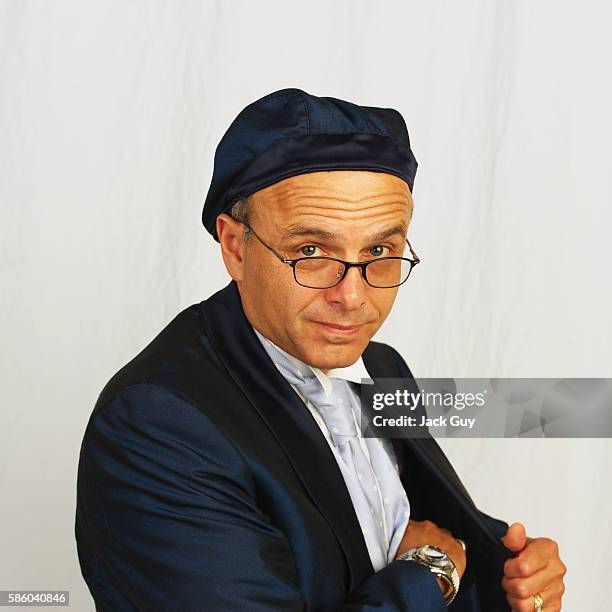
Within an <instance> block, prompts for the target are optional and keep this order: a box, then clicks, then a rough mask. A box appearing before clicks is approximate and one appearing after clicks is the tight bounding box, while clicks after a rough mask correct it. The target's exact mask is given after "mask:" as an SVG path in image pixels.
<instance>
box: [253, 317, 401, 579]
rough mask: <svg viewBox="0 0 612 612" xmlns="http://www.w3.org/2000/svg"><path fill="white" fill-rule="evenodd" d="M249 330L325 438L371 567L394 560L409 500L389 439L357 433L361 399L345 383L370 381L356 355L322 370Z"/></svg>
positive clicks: (257, 332) (355, 391)
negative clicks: (352, 360)
mask: <svg viewBox="0 0 612 612" xmlns="http://www.w3.org/2000/svg"><path fill="white" fill-rule="evenodd" d="M253 330H254V332H255V334H256V336H257V337H258V338H259V340H260V341H261V343H262V345H263V347H264V349H265V350H266V352H267V353H268V355H269V356H270V358H271V359H272V361H273V362H274V364H275V365H276V367H277V369H278V370H279V371H280V372H281V374H283V376H284V377H285V379H287V381H288V382H289V384H291V386H292V387H293V389H294V390H295V391H296V393H297V394H298V395H299V396H300V397H301V398H302V400H303V401H304V403H305V404H306V406H307V407H308V409H309V411H310V413H311V414H312V416H313V418H314V420H315V421H316V423H317V425H318V426H319V428H320V429H321V432H322V434H323V435H324V436H325V439H326V440H327V442H328V444H329V446H330V448H331V450H332V452H333V454H334V457H335V459H336V462H337V463H338V467H339V468H340V471H341V472H342V476H343V478H344V482H345V483H346V486H347V489H348V492H349V495H350V497H351V500H352V502H353V506H354V508H355V512H356V514H357V518H358V520H359V524H360V526H361V530H362V532H363V536H364V539H365V542H366V545H367V548H368V553H369V555H370V559H371V561H372V566H373V567H374V571H378V570H380V569H382V568H383V567H385V566H386V565H388V564H389V563H391V561H393V560H394V559H395V555H396V554H397V549H398V547H399V544H400V542H401V540H402V536H403V535H404V531H405V529H406V525H407V524H408V520H409V518H410V504H409V501H408V497H407V495H406V492H405V491H404V487H403V485H402V483H401V481H400V478H399V468H398V465H397V460H396V456H395V451H394V449H393V446H392V445H391V443H390V442H389V440H387V439H379V438H364V437H363V436H362V435H361V429H360V426H359V425H360V418H361V399H360V396H359V392H358V391H357V390H356V388H355V387H356V385H355V386H353V385H352V384H351V383H361V381H362V379H370V375H369V373H368V371H367V370H366V368H365V365H364V363H363V360H362V358H361V357H360V358H359V359H358V360H357V361H356V362H355V363H354V364H352V365H351V366H348V367H345V368H334V369H331V370H329V371H328V373H327V374H325V373H324V372H323V371H322V370H320V369H319V368H315V367H312V366H310V365H308V364H306V363H304V362H303V361H300V360H299V359H297V358H296V357H294V356H293V355H290V354H289V353H287V352H286V351H284V350H283V349H281V348H280V347H278V346H277V345H276V344H274V343H273V342H272V341H270V340H269V339H268V338H266V337H265V336H263V335H262V334H261V333H260V332H259V331H257V330H256V329H255V328H253ZM370 380H371V379H370ZM357 389H358V387H357Z"/></svg>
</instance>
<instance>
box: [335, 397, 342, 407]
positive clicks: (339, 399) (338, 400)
mask: <svg viewBox="0 0 612 612" xmlns="http://www.w3.org/2000/svg"><path fill="white" fill-rule="evenodd" d="M336 404H338V405H340V404H342V398H341V397H339V398H338V399H337V400H336Z"/></svg>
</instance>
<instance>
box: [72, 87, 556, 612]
mask: <svg viewBox="0 0 612 612" xmlns="http://www.w3.org/2000/svg"><path fill="white" fill-rule="evenodd" d="M416 166H417V163H416V160H415V159H414V156H413V154H412V151H411V149H410V142H409V138H408V133H407V131H406V127H405V124H404V121H403V119H402V118H401V115H399V113H397V111H394V110H392V109H378V108H371V107H359V106H357V105H355V104H351V103H349V102H345V101H343V100H337V99H334V98H318V97H315V96H311V95H309V94H307V93H306V92H303V91H301V90H297V89H285V90H281V91H278V92H274V93H273V94H270V95H269V96H266V97H264V98H262V99H260V100H257V101H256V102H254V103H253V104H251V105H249V106H248V107H247V108H245V109H244V110H243V111H242V112H241V113H240V114H239V115H238V117H237V118H236V120H235V121H234V122H233V123H232V125H231V126H230V128H229V129H228V131H227V132H226V134H225V136H224V137H223V139H222V140H221V142H220V144H219V146H218V148H217V152H216V155H215V168H214V173H213V179H212V183H211V187H210V190H209V193H208V196H207V199H206V203H205V206H204V211H203V222H204V225H205V227H206V229H207V230H208V231H209V232H210V233H211V234H212V235H213V237H214V238H215V240H217V241H219V243H220V246H221V252H222V256H223V261H224V263H225V266H226V268H227V270H228V272H229V274H230V276H231V277H232V281H231V282H230V284H229V285H228V286H227V287H225V288H224V289H222V290H221V291H219V292H218V293H216V294H214V295H213V296H212V297H210V298H209V299H207V300H205V301H203V302H201V303H200V304H194V305H193V306H190V307H189V308H187V309H185V310H183V311H182V312H181V313H180V314H179V315H178V316H177V317H176V318H175V319H174V320H173V321H172V322H171V323H170V324H169V325H168V326H167V327H166V328H165V329H164V330H163V331H162V332H161V333H160V334H159V335H158V336H157V337H156V338H155V339H154V340H153V341H152V342H151V343H150V344H149V345H148V346H147V347H146V348H145V349H144V350H143V351H142V352H141V353H140V354H139V355H137V356H136V357H135V358H134V359H133V360H132V361H131V362H130V363H128V364H127V365H126V366H124V367H123V368H122V369H121V370H120V371H119V372H118V373H117V374H116V375H115V376H114V377H113V378H112V379H111V380H110V381H109V383H108V384H107V385H106V387H105V388H104V389H103V391H102V393H101V395H100V398H99V399H98V402H97V404H96V406H95V408H94V411H93V414H92V417H91V419H90V422H89V424H88V427H87V431H86V433H85V437H84V440H83V445H82V449H81V456H80V462H79V476H78V495H77V515H76V526H75V532H76V538H77V545H78V552H79V560H80V563H81V568H82V572H83V576H84V577H85V580H86V582H87V584H88V586H89V588H90V590H91V593H92V595H93V597H94V599H95V601H96V608H97V609H98V610H147V611H149V610H150V611H167V610H177V611H179V610H180V611H190V610H206V611H207V610H212V611H216V610H224V611H225V610H227V611H239V610H252V611H257V612H259V611H264V610H266V611H267V610H282V611H297V610H313V611H317V612H319V611H320V612H322V611H332V610H335V611H340V610H346V611H349V610H350V611H363V612H365V611H366V610H367V611H370V610H384V611H389V612H391V611H410V612H415V611H419V612H428V611H438V610H445V609H446V608H447V605H451V606H452V609H455V610H461V611H468V610H470V611H472V610H482V611H483V612H485V611H486V612H491V611H496V610H508V609H510V608H511V609H512V610H520V611H526V610H530V611H531V610H539V609H545V610H546V611H547V612H549V610H558V609H560V602H561V596H562V593H563V574H564V573H565V567H564V565H563V563H562V562H561V560H560V559H559V556H558V551H557V548H556V544H555V543H554V542H552V541H551V540H547V539H544V538H535V539H530V538H527V537H526V535H525V532H524V528H523V527H522V525H520V524H516V525H513V526H512V527H511V528H510V529H508V526H507V524H506V523H503V522H502V521H498V520H496V519H493V518H491V517H488V516H487V515H485V514H483V513H482V512H480V511H479V510H478V509H477V508H476V507H475V505H474V503H473V501H472V500H471V498H470V496H469V495H468V493H467V491H466V490H465V488H464V487H463V485H462V484H461V482H460V480H459V478H458V477H457V475H456V474H455V472H454V471H453V469H452V467H451V466H450V464H449V462H448V460H447V459H446V457H445V456H444V454H443V453H442V451H441V449H440V448H439V446H438V445H437V444H436V442H435V441H434V440H433V439H432V438H426V439H400V438H397V439H393V440H391V441H390V442H389V441H388V440H380V439H376V438H364V437H362V436H361V435H360V432H359V428H358V427H357V423H358V422H359V418H360V416H361V405H360V401H359V383H360V382H361V381H362V380H363V379H368V378H372V379H376V378H377V377H390V378H403V379H405V380H408V381H410V380H412V374H411V372H410V370H409V368H408V367H407V365H406V364H405V362H404V360H403V359H402V357H401V356H400V355H399V354H398V353H397V351H395V350H394V349H393V348H391V347H389V346H387V345H385V344H381V343H378V342H373V341H371V338H372V336H373V335H374V334H375V333H376V331H377V330H378V329H379V328H380V326H381V325H382V324H383V322H384V321H385V319H386V317H387V315H388V314H389V312H390V310H391V307H392V305H393V302H394V300H395V297H396V295H397V291H398V288H399V286H401V285H402V284H403V283H404V282H406V280H407V279H408V276H409V274H410V272H411V270H412V268H413V267H414V266H415V265H416V264H417V263H418V261H419V260H418V256H417V255H416V253H415V252H414V250H413V248H412V246H411V245H410V243H409V242H408V241H407V238H406V236H407V230H408V225H409V223H410V219H411V216H412V207H413V202H412V187H413V181H414V175H415V172H416ZM228 213H229V214H228ZM405 245H406V246H407V247H408V252H406V253H405ZM451 602H452V603H451ZM542 605H543V608H542Z"/></svg>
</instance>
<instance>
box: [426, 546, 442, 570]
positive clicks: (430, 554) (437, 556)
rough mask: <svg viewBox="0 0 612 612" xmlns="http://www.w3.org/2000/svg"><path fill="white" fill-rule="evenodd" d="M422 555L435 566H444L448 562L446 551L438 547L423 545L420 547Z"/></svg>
mask: <svg viewBox="0 0 612 612" xmlns="http://www.w3.org/2000/svg"><path fill="white" fill-rule="evenodd" d="M422 553H423V556H424V557H426V559H427V561H428V562H429V563H431V565H435V566H436V567H444V566H446V565H447V564H448V557H447V555H446V553H445V552H444V551H442V550H440V549H439V548H435V547H434V546H424V547H423V549H422Z"/></svg>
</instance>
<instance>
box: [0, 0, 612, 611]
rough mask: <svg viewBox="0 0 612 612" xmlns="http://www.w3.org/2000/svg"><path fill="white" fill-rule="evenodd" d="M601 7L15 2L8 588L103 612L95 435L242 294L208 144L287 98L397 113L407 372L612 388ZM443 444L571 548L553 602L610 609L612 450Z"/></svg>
mask: <svg viewBox="0 0 612 612" xmlns="http://www.w3.org/2000/svg"><path fill="white" fill-rule="evenodd" d="M611 17H612V9H611V7H610V4H609V3H604V2H596V1H587V0H580V2H578V1H577V0H576V1H575V2H569V1H567V0H564V1H560V0H548V1H544V0H499V1H498V0H479V1H477V0H462V2H452V1H447V2H442V1H438V0H435V1H433V0H428V1H425V0H422V1H420V2H418V1H415V0H413V1H406V0H402V1H401V2H399V1H398V2H390V1H382V0H376V1H370V2H364V1H357V0H353V1H338V0H336V1H335V2H321V1H313V0H309V2H300V3H298V2H290V1H284V2H282V1H274V2H272V1H259V2H253V1H251V2H246V1H236V0H234V1H231V2H230V1H228V0H226V1H225V2H221V1H218V2H212V1H199V2H195V1H186V0H180V1H178V0H177V1H175V2H173V3H169V2H164V1H161V0H155V1H144V0H143V1H140V2H138V1H132V2H125V1H119V0H117V1H104V2H103V1H98V2H87V1H84V0H73V1H66V0H54V1H47V2H43V1H33V0H1V1H0V92H1V93H0V176H1V178H0V198H1V200H0V201H1V207H0V226H1V228H2V236H1V244H0V253H1V260H0V261H1V273H2V277H1V278H2V289H1V305H2V312H1V313H0V314H1V322H0V325H2V350H1V352H0V360H1V372H2V380H1V381H0V382H1V383H2V390H3V392H2V430H3V436H2V446H1V447H0V491H1V492H0V500H1V501H0V531H1V542H2V555H0V590H1V589H5V590H6V589H18V588H23V589H70V591H71V600H72V609H74V610H79V612H80V611H86V610H93V609H94V607H93V603H92V601H91V598H90V597H89V594H88V591H87V590H86V587H85V583H84V582H83V581H82V579H81V576H80V571H79V567H78V562H77V557H76V549H75V544H74V536H73V524H74V504H75V477H76V466H77V459H78V450H79V445H80V442H81V438H82V434H83V431H84V428H85V425H86V422H87V419H88V417H89V414H90V412H91V410H92V408H93V405H94V403H95V401H96V399H97V396H98V394H99V392H100V391H101V389H102V387H103V386H104V384H105V383H106V381H107V380H108V378H109V377H110V376H111V375H112V374H113V373H114V372H115V371H116V370H117V369H118V368H119V367H120V366H121V365H123V364H124V363H125V362H126V361H127V360H129V359H130V358H131V357H132V356H134V355H135V354H136V352H138V351H139V350H140V349H141V348H143V347H144V346H145V345H146V344H147V343H148V342H149V341H150V339H151V338H152V337H153V336H154V335H156V334H157V332H158V331H159V330H160V329H161V328H162V327H163V326H164V325H165V324H166V323H168V322H169V321H170V319H172V318H173V317H174V315H175V314H176V313H178V311H179V310H182V309H183V308H185V307H186V306H188V305H189V304H192V303H194V302H199V301H201V300H202V299H204V298H206V297H208V296H209V295H210V294H212V293H213V292H214V291H216V290H217V289H219V288H221V287H223V286H224V285H225V284H226V283H227V282H228V280H229V279H228V276H227V274H226V272H225V269H224V267H223V265H222V262H221V259H220V255H219V249H218V245H217V243H215V242H214V241H213V240H212V238H210V236H209V235H208V234H207V233H206V232H205V230H204V229H203V227H202V225H201V223H200V213H201V207H202V204H203V201H204V197H205V194H206V191H207V188H208V184H209V181H210V177H211V172H212V159H213V153H214V148H215V146H216V144H217V142H218V140H219V138H220V137H221V135H222V133H223V132H224V131H225V129H226V128H227V126H228V124H229V122H230V121H231V120H232V119H233V118H234V116H235V115H236V114H237V113H238V112H239V110H240V109H242V108H243V107H244V106H245V105H246V104H248V103H249V102H251V101H253V100H255V99H256V98H258V97H260V96H262V95H264V94H266V93H268V92H271V91H274V90H276V89H281V88H283V87H299V88H301V89H305V90H306V91H309V92H311V93H313V94H316V95H330V96H335V97H339V98H344V99H349V100H352V101H355V102H357V103H359V104H365V105H374V106H391V107H394V108H397V109H398V110H400V111H401V112H402V114H403V115H404V117H405V119H406V122H407V124H408V128H409V131H410V135H411V140H412V143H413V149H414V151H415V155H416V157H417V160H418V161H419V164H420V165H419V170H418V172H417V177H416V182H415V191H414V199H415V212H414V218H413V224H412V226H411V230H410V237H411V242H412V243H413V245H414V247H415V250H416V251H417V252H418V253H419V255H420V257H421V258H422V260H423V263H422V264H421V265H420V266H419V267H418V268H417V269H416V270H415V274H414V276H413V277H412V278H411V280H410V283H409V284H407V285H406V286H405V287H403V288H402V289H401V290H400V294H399V297H398V301H397V302H396V305H395V309H394V311H393V312H392V314H391V316H390V317H389V319H388V321H387V322H386V324H385V326H384V327H383V328H382V330H381V331H380V332H379V334H378V336H377V339H378V340H381V341H386V342H389V343H391V344H393V345H394V346H395V347H396V348H398V350H400V352H401V353H402V354H403V356H404V357H405V359H406V361H407V362H408V364H409V365H410V366H411V368H412V369H413V372H414V373H415V375H416V376H452V377H459V376H474V377H485V376H517V377H518V376H534V377H545V376H551V377H558V376H574V377H595V376H601V377H609V376H612V342H611V341H612V322H611V317H610V313H611V312H612V282H611V278H612V266H611V264H610V256H609V251H608V248H607V244H606V241H607V239H608V238H609V236H610V225H611V224H612V212H611V208H610V204H612V201H611V200H612V198H611V197H610V192H609V176H610V160H611V158H612V138H611V136H612V120H611V119H610V109H611V108H612V84H611V79H610V74H611V70H610V68H611V66H610V62H609V58H610V57H612V38H611V37H610V36H609V31H608V28H609V22H610V18H611ZM443 446H444V448H445V449H446V450H447V452H448V454H449V455H450V457H451V460H452V461H453V463H454V465H455V466H456V468H457V470H458V472H459V473H460V475H461V476H462V478H463V479H464V481H465V482H466V485H467V486H468V488H469V489H470V490H471V491H472V494H473V497H474V498H475V500H476V502H477V503H478V504H479V506H480V507H481V508H482V509H483V510H485V511H486V512H488V513H490V514H493V515H495V516H500V517H502V518H504V519H506V520H508V521H509V522H512V521H515V520H521V521H523V522H524V523H525V524H526V526H527V529H528V533H529V534H531V535H536V536H537V535H546V536H549V537H552V538H554V539H556V540H558V541H559V543H560V547H561V552H562V558H563V559H564V560H565V562H566V564H567V565H568V567H569V572H568V574H567V577H566V584H567V589H568V590H567V594H566V598H565V602H566V605H565V607H564V609H566V610H572V611H574V610H575V611H580V612H581V611H582V610H594V611H602V612H605V611H607V610H609V609H610V604H609V601H610V599H611V598H612V581H611V580H610V576H609V575H608V572H607V569H608V568H609V567H610V566H611V565H612V522H611V515H612V512H611V510H610V500H611V493H610V474H611V467H612V466H611V463H612V460H611V458H612V445H611V444H610V442H609V441H607V440H574V441H570V440H452V441H448V440H447V441H443ZM585 549H587V550H588V554H587V553H586V552H585ZM596 566H597V567H598V568H599V569H597V568H596ZM24 609H25V608H24Z"/></svg>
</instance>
